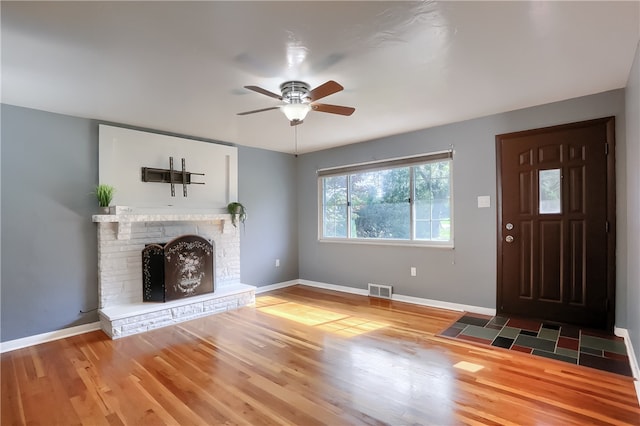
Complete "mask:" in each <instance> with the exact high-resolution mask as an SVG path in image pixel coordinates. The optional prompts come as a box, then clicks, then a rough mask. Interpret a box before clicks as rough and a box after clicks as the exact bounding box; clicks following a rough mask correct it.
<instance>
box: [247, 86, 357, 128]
mask: <svg viewBox="0 0 640 426" xmlns="http://www.w3.org/2000/svg"><path fill="white" fill-rule="evenodd" d="M244 87H245V89H249V90H253V91H254V92H258V93H262V94H263V95H267V96H269V97H271V98H275V99H278V100H280V101H283V102H284V103H283V104H282V105H279V106H274V107H269V108H262V109H256V110H253V111H246V112H239V113H238V115H247V114H254V113H256V112H262V111H269V110H272V109H280V110H281V111H282V112H283V113H284V115H286V116H287V119H289V122H290V123H291V125H292V126H297V125H298V124H302V121H303V120H304V119H305V117H306V116H307V113H308V112H309V111H311V110H314V111H319V112H328V113H330V114H340V115H351V114H353V112H354V111H355V110H356V109H355V108H352V107H346V106H341V105H329V104H321V103H318V102H316V101H318V100H319V99H322V98H324V97H326V96H329V95H333V94H334V93H337V92H339V91H341V90H343V89H344V87H342V86H341V85H340V84H338V83H336V82H335V81H333V80H329V81H327V82H326V83H324V84H322V85H320V86H318V87H316V88H315V89H313V90H311V89H310V87H309V85H308V84H307V83H305V82H304V81H296V80H292V81H285V82H284V83H282V84H281V85H280V92H282V95H278V94H276V93H273V92H270V91H268V90H266V89H263V88H262V87H258V86H244Z"/></svg>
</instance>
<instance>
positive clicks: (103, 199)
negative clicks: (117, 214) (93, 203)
mask: <svg viewBox="0 0 640 426" xmlns="http://www.w3.org/2000/svg"><path fill="white" fill-rule="evenodd" d="M115 192H116V189H115V188H114V187H113V186H111V185H105V184H102V183H101V184H100V185H98V186H96V189H95V191H94V192H93V193H94V194H95V195H96V198H97V199H98V205H99V206H100V207H101V208H102V209H103V210H105V211H108V210H109V205H110V204H111V200H113V194H114V193H115Z"/></svg>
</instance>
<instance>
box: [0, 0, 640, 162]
mask: <svg viewBox="0 0 640 426" xmlns="http://www.w3.org/2000/svg"><path fill="white" fill-rule="evenodd" d="M0 8H1V10H0V12H1V18H2V28H1V31H2V33H1V37H2V40H1V42H2V63H1V65H2V93H1V97H2V102H3V103H7V104H13V105H19V106H25V107H30V108H36V109H42V110H46V111H52V112H58V113H63V114H70V115H74V116H80V117H88V118H96V119H101V120H107V121H112V122H118V123H124V124H130V125H135V126H141V127H147V128H151V129H157V130H161V131H168V132H174V133H180V134H185V135H191V136H196V137H203V138H210V139H215V140H219V141H225V142H232V143H237V144H241V145H246V146H253V147H260V148H266V149H270V150H275V151H282V152H293V151H294V150H295V142H294V129H297V131H298V151H299V152H310V151H315V150H319V149H323V148H328V147H333V146H338V145H345V144H349V143H354V142H360V141H364V140H369V139H373V138H378V137H382V136H387V135H392V134H398V133H403V132H407V131H411V130H417V129H423V128H428V127H432V126H436V125H440V124H445V123H451V122H456V121H461V120H465V119H469V118H474V117H480V116H485V115H489V114H494V113H498V112H504V111H509V110H514V109H518V108H524V107H528V106H533V105H539V104H544V103H548V102H553V101H558V100H563V99H568V98H573V97H577V96H582V95H588V94H592V93H598V92H602V91H606V90H611V89H617V88H621V87H624V86H625V85H626V82H627V79H628V76H629V71H630V69H631V64H632V61H633V56H634V52H635V49H636V46H637V43H638V40H639V39H640V11H639V2H638V1H630V2H629V1H627V2H610V1H603V2H540V1H534V2H524V1H521V2H479V1H476V2H429V1H424V2H395V1H393V2H377V1H374V2H327V1H319V2H266V1H263V2H231V1H230V2H193V3H191V2H190V3H184V2H42V3H36V2H7V1H2V2H1V3H0ZM291 79H296V80H303V81H306V82H308V83H309V84H310V85H311V86H312V87H315V86H318V85H320V84H322V83H324V82H325V81H327V80H335V81H337V82H339V83H341V84H342V85H343V86H344V87H345V90H344V91H342V92H339V93H336V94H334V95H331V96H329V97H327V98H324V99H323V100H322V101H321V102H323V103H329V104H338V105H347V106H353V107H355V108H356V112H355V113H354V114H353V115H352V116H351V117H343V116H340V115H334V114H326V113H320V112H313V111H312V112H310V113H309V116H308V117H307V119H306V120H305V122H304V123H303V124H302V125H300V126H297V127H291V126H289V123H288V121H287V120H286V118H285V117H284V115H283V114H282V113H281V112H280V111H278V110H273V111H267V112H263V113H258V114H252V115H247V116H238V115H236V113H237V112H242V111H247V110H253V109H258V108H266V107H270V106H275V105H278V103H279V102H278V101H277V100H275V99H272V98H269V97H267V96H264V95H261V94H258V93H255V92H251V91H249V90H246V89H243V86H245V85H257V86H260V87H263V88H265V89H267V90H270V91H272V92H276V93H279V85H280V83H282V82H283V81H285V80H291Z"/></svg>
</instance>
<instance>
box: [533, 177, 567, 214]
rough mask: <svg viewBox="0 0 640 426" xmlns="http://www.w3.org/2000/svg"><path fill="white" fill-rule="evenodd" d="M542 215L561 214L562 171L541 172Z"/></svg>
mask: <svg viewBox="0 0 640 426" xmlns="http://www.w3.org/2000/svg"><path fill="white" fill-rule="evenodd" d="M539 186H540V188H539V191H538V192H539V194H540V206H539V211H540V214H554V213H561V210H562V208H561V203H560V199H561V197H560V195H561V194H560V169H551V170H540V175H539Z"/></svg>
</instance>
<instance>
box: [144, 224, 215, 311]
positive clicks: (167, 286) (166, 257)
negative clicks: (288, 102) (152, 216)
mask: <svg viewBox="0 0 640 426" xmlns="http://www.w3.org/2000/svg"><path fill="white" fill-rule="evenodd" d="M214 259H215V246H214V243H212V242H210V241H208V240H207V239H205V238H203V237H200V236H198V235H182V236H179V237H177V238H174V239H173V240H171V241H169V242H168V243H166V244H147V245H146V246H145V248H144V249H143V250H142V286H143V293H142V294H143V301H144V302H167V301H170V300H176V299H182V298H185V297H190V296H197V295H201V294H207V293H212V292H213V290H214V283H213V281H214V270H215V269H214Z"/></svg>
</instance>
